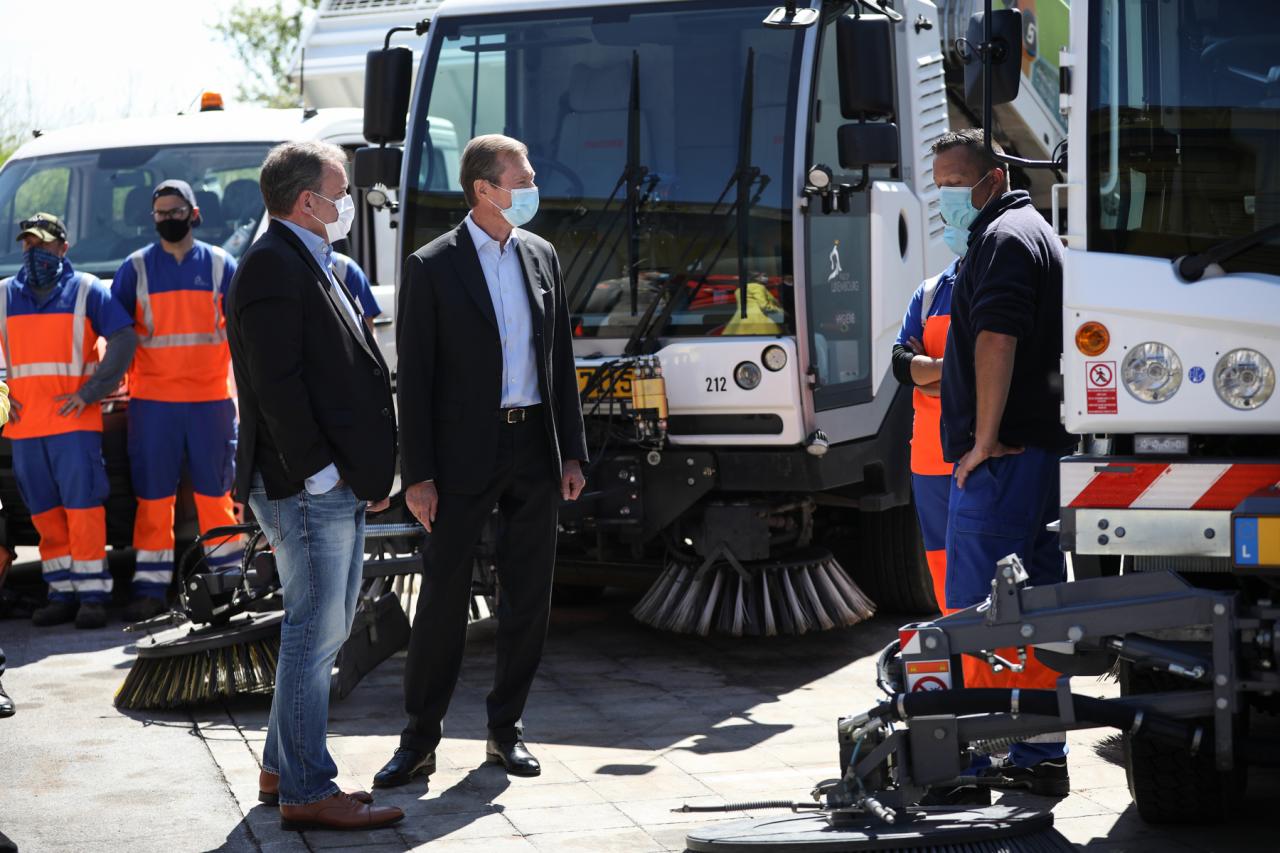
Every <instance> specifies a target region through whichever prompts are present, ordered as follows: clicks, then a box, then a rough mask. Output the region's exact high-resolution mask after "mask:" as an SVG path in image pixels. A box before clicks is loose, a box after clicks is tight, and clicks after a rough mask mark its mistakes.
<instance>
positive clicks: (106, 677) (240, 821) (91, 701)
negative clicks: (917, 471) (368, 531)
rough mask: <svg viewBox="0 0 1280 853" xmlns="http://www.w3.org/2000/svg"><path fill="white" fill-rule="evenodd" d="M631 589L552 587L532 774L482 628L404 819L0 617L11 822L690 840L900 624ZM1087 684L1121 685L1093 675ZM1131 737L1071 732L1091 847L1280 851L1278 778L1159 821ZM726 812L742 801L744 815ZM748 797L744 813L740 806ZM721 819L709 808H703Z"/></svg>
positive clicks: (59, 846) (339, 735)
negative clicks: (291, 791) (814, 618)
mask: <svg viewBox="0 0 1280 853" xmlns="http://www.w3.org/2000/svg"><path fill="white" fill-rule="evenodd" d="M628 604H629V602H628V600H627V599H625V598H623V597H617V598H609V599H606V600H605V601H604V602H602V603H600V604H597V605H592V606H589V607H575V608H558V609H557V610H556V613H555V617H554V625H553V629H552V636H551V639H550V642H549V646H548V651H547V655H546V658H545V660H544V665H543V667H542V673H541V677H540V678H539V681H538V683H537V685H536V687H535V689H534V693H533V696H532V698H531V700H530V703H529V710H528V714H527V717H526V726H527V732H528V735H529V742H530V745H531V746H532V747H533V749H534V750H535V751H536V753H537V754H538V756H539V757H540V758H541V759H542V762H543V766H544V768H545V769H544V772H543V775H542V777H541V778H539V779H533V780H529V779H511V780H508V779H507V778H506V776H505V774H503V773H502V772H501V771H500V770H498V769H497V768H495V767H491V766H483V765H482V763H481V762H482V759H483V749H484V717H483V714H484V707H483V706H484V701H483V700H484V694H485V692H486V689H487V685H488V683H489V680H490V678H491V673H492V666H491V662H492V653H493V652H492V626H491V625H489V624H487V623H483V622H482V623H478V624H477V625H475V626H473V628H472V636H471V642H470V645H469V651H468V656H467V661H466V666H465V669H464V674H463V682H462V684H461V686H460V687H459V690H458V693H457V695H456V697H455V699H454V703H453V710H452V711H451V713H450V716H449V718H448V720H447V723H446V727H447V732H446V733H447V735H448V737H447V739H446V740H445V741H444V743H443V744H442V745H441V748H440V752H439V759H440V769H439V771H438V772H437V773H436V774H435V776H434V777H433V778H432V779H431V784H430V790H429V791H427V790H424V786H423V785H422V784H417V785H414V786H411V787H410V788H406V789H402V790H401V791H399V792H396V793H393V794H388V795H380V796H379V801H380V802H389V803H393V804H396V805H399V806H402V807H403V808H404V809H405V810H406V812H407V813H408V818H407V819H406V820H405V821H404V822H403V824H401V825H400V826H399V827H397V828H396V829H395V830H393V831H383V832H378V833H367V834H360V833H356V834H334V833H319V832H312V833H306V834H305V835H298V834H294V833H285V832H282V831H281V830H280V829H279V824H278V817H277V814H276V812H275V810H273V809H268V808H265V807H262V806H259V805H258V804H257V801H256V783H257V773H258V761H259V759H260V757H261V747H262V741H263V737H264V728H265V719H266V708H265V706H264V704H263V703H262V702H242V703H238V704H236V705H235V706H233V707H210V708H204V709H200V710H198V711H196V712H195V713H194V714H186V713H175V714H155V713H148V714H131V715H126V714H121V713H118V712H117V711H116V710H115V709H114V708H113V707H112V705H111V696H112V694H113V692H114V690H115V688H116V687H117V686H118V684H119V683H120V681H121V680H122V679H123V677H124V673H125V671H126V669H127V667H128V666H129V663H130V659H131V656H132V653H131V649H130V648H129V647H128V646H126V645H125V641H126V639H127V638H126V636H125V635H123V634H121V633H119V631H118V630H114V629H109V630H107V631H103V632H77V631H75V630H73V629H70V628H67V629H45V630H39V631H38V630H36V629H33V628H32V627H31V626H30V625H29V624H26V623H19V622H13V621H10V622H0V645H3V647H4V648H5V650H6V652H7V653H8V655H9V659H10V667H11V668H10V672H9V674H8V675H7V676H6V677H5V686H6V687H7V688H8V689H9V692H10V693H11V695H13V696H14V698H15V699H16V701H17V702H18V705H19V712H18V715H17V716H16V717H14V718H12V719H9V720H3V721H0V831H3V832H4V833H6V834H8V835H9V836H10V837H11V838H12V839H13V840H14V841H15V842H16V843H17V844H18V846H19V849H20V850H21V851H23V853H38V851H116V850H119V851H136V853H145V851H153V850H154V851H166V853H168V852H169V851H199V850H225V851H273V853H274V851H285V850H321V849H356V848H358V849H362V850H373V851H393V850H394V851H403V850H410V849H419V848H424V849H429V850H432V851H440V853H447V851H463V850H476V851H485V853H490V852H491V851H492V853H502V852H503V851H591V853H605V851H614V850H617V851H641V853H642V852H643V851H658V850H679V849H682V848H683V837H684V833H685V832H686V830H687V829H688V828H689V827H691V826H694V825H699V824H702V823H705V822H706V820H707V819H701V820H696V821H692V822H691V821H690V820H689V819H688V818H689V816H688V815H682V814H673V813H672V812H671V809H672V808H673V807H674V806H677V805H680V804H682V803H695V804H698V803H715V802H724V801H726V800H730V801H740V800H743V799H757V798H765V797H767V798H796V799H799V798H804V797H805V796H806V795H807V792H808V791H809V789H810V787H811V786H812V784H813V783H814V782H815V781H818V780H820V779H823V778H827V777H830V776H832V775H835V772H836V767H835V764H836V747H835V739H834V723H835V719H836V717H837V716H838V715H840V714H843V713H848V712H850V711H853V710H861V709H864V708H866V707H869V706H870V705H871V704H873V703H874V702H876V701H878V699H879V696H878V694H877V692H876V690H875V688H874V686H873V676H872V669H873V659H874V654H875V652H876V651H878V649H879V648H880V647H881V646H882V645H883V644H884V643H885V642H886V641H887V640H888V639H889V638H890V637H891V636H892V634H893V630H894V628H895V627H896V623H894V622H892V621H890V620H877V621H875V622H872V623H870V624H867V625H863V626H859V627H857V628H854V629H851V630H847V631H842V632H837V633H829V634H822V635H810V636H807V637H801V638H790V639H782V640H769V641H763V640H761V641H736V642H734V641H729V640H725V639H713V640H701V639H690V638H683V637H674V636H670V635H663V634H659V633H656V632H653V631H651V630H648V629H646V628H643V627H642V626H639V625H637V624H635V623H634V622H632V621H631V620H630V619H629V618H628V616H627V614H626V609H627V606H628ZM402 667H403V658H402V657H397V658H394V659H392V660H390V661H388V662H387V663H385V664H384V665H383V666H382V667H381V668H379V669H378V670H377V671H376V672H375V673H373V674H372V675H371V676H370V677H368V678H367V679H366V680H365V681H364V682H363V683H362V684H361V685H360V686H359V687H358V688H357V689H356V691H355V692H354V693H353V694H352V695H351V696H350V697H349V698H348V699H347V700H346V701H344V702H342V703H340V704H337V705H335V706H334V708H333V711H332V715H331V724H330V731H331V736H330V746H331V749H332V751H333V753H334V756H335V758H336V759H337V762H338V765H339V767H340V768H341V773H342V776H341V778H340V780H339V782H340V783H341V784H343V785H346V786H350V787H353V788H354V787H357V786H359V787H364V786H367V785H368V783H369V781H370V779H371V777H372V775H373V773H374V771H376V770H377V768H378V767H379V766H381V764H382V762H383V761H384V760H385V759H386V758H387V757H388V756H389V755H390V753H391V751H392V750H393V748H394V747H395V744H396V742H397V737H396V733H397V732H398V730H399V727H400V724H401V713H400V708H399V697H400V692H399V684H400V677H401V672H402ZM1076 689H1077V690H1078V691H1080V692H1086V693H1093V694H1096V695H1102V694H1106V693H1109V692H1110V691H1112V690H1113V689H1114V687H1113V685H1110V684H1106V683H1101V682H1097V681H1095V680H1092V679H1087V680H1086V679H1080V680H1079V683H1078V684H1077V686H1076ZM1118 759H1119V750H1118V748H1117V747H1116V746H1115V744H1114V743H1113V742H1111V741H1108V740H1105V739H1102V737H1101V736H1099V735H1092V734H1080V735H1072V753H1071V775H1072V782H1073V786H1074V791H1073V793H1072V795H1071V796H1070V797H1069V798H1067V799H1065V800H1063V801H1061V802H1058V803H1056V804H1054V803H1053V802H1052V801H1044V802H1042V803H1037V804H1036V805H1041V806H1044V807H1052V808H1053V811H1054V813H1055V816H1056V821H1057V827H1058V829H1059V830H1060V831H1061V832H1062V833H1064V834H1065V835H1066V836H1067V837H1068V838H1069V839H1070V840H1071V841H1073V842H1075V843H1077V844H1080V845H1083V846H1084V847H1085V848H1087V849H1089V850H1111V851H1126V853H1128V852H1129V851H1133V853H1140V852H1141V851H1187V850H1219V851H1242V850H1275V849H1276V848H1277V845H1276V843H1275V841H1274V840H1273V835H1274V834H1273V832H1271V831H1269V830H1268V829H1267V828H1266V827H1264V826H1263V825H1262V824H1261V821H1262V820H1265V819H1266V817H1268V816H1269V814H1270V813H1269V812H1268V809H1267V806H1270V807H1271V808H1272V809H1274V805H1275V803H1276V802H1278V801H1280V800H1278V799H1277V797H1276V792H1277V790H1278V788H1277V786H1276V785H1275V784H1274V782H1275V780H1274V777H1266V778H1256V779H1255V782H1261V783H1263V784H1255V785H1254V787H1253V793H1252V794H1251V802H1250V804H1249V808H1248V809H1247V810H1246V813H1248V814H1252V815H1255V816H1256V815H1261V816H1262V817H1254V818H1252V819H1251V820H1249V821H1247V822H1241V823H1237V824H1234V825H1231V826H1229V827H1218V828H1215V829H1208V830H1204V829H1202V830H1191V831H1188V830H1176V831H1169V830H1157V829H1155V828H1151V827H1147V826H1146V825H1144V824H1142V823H1141V822H1140V821H1139V820H1138V818H1137V816H1136V814H1135V813H1134V811H1133V807H1132V804H1131V803H1130V800H1129V793H1128V790H1127V789H1126V787H1125V780H1124V771H1123V768H1122V767H1120V766H1119V765H1118V764H1117V763H1116V762H1117V761H1118ZM726 817H730V818H731V817H735V816H733V815H730V816H726ZM737 817H741V815H737ZM708 819H716V818H714V817H713V818H708Z"/></svg>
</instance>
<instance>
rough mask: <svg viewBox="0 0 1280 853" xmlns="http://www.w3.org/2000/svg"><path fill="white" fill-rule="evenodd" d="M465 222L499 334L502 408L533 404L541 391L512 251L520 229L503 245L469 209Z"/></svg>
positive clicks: (520, 272) (525, 290)
mask: <svg viewBox="0 0 1280 853" xmlns="http://www.w3.org/2000/svg"><path fill="white" fill-rule="evenodd" d="M466 223H467V230H468V231H470V232H471V242H472V243H474V244H475V247H476V254H478V255H479V256H480V269H481V270H483V271H484V282H485V284H486V285H488V287H489V298H490V299H491V300H493V313H494V315H495V316H496V317H497V318H498V334H499V336H500V337H501V338H502V408H504V409H509V408H512V407H515V406H535V405H537V404H538V403H541V402H542V394H541V392H540V391H539V390H538V368H537V364H538V362H537V356H536V355H535V353H534V348H533V316H532V311H531V309H530V308H529V286H528V284H527V283H526V282H525V278H524V269H523V268H522V267H521V266H520V256H519V255H518V254H517V253H516V244H517V243H518V242H519V240H520V229H518V228H516V229H513V230H512V232H511V236H510V237H509V238H507V245H506V246H505V247H503V246H500V245H499V244H498V241H497V240H495V239H493V238H492V237H490V236H489V235H488V234H486V233H485V231H484V229H483V228H481V227H480V226H479V225H477V224H476V223H475V220H474V219H472V218H471V214H469V213H468V214H467V218H466Z"/></svg>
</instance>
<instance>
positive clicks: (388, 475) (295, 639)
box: [227, 142, 404, 829]
mask: <svg viewBox="0 0 1280 853" xmlns="http://www.w3.org/2000/svg"><path fill="white" fill-rule="evenodd" d="M345 163H346V158H345V156H344V154H343V152H342V149H341V148H338V147H336V146H333V145H328V144H325V143H318V142H306V143H285V144H284V145H280V146H277V147H276V148H274V149H272V150H271V152H270V153H269V154H268V155H267V159H266V161H265V162H264V163H263V165H262V175H261V178H260V184H261V187H262V196H263V199H264V200H265V201H266V205H267V211H268V212H269V213H270V214H271V217H272V220H271V224H270V225H269V226H268V228H267V231H266V233H265V234H263V235H262V237H261V238H260V239H259V240H258V241H257V242H255V243H254V244H253V246H251V247H250V248H249V251H248V252H246V253H245V256H244V258H243V259H242V260H241V262H240V266H239V269H238V270H237V271H236V275H235V277H234V278H233V279H232V281H231V287H230V290H229V291H228V294H227V334H228V339H229V342H230V345H231V360H232V364H233V365H234V368H235V376H236V384H237V386H238V388H239V394H240V444H239V447H238V454H237V456H238V458H237V464H238V469H237V470H238V472H239V473H238V475H237V482H236V493H237V497H238V499H239V500H241V501H245V500H247V502H248V504H249V506H250V507H251V508H252V510H253V514H254V517H255V518H257V520H258V523H259V524H260V525H262V529H263V532H264V533H265V534H266V536H267V540H268V541H269V542H270V543H271V547H272V548H273V549H274V551H275V556H276V566H277V570H278V572H279V575H280V579H281V584H282V587H283V594H284V609H285V619H284V622H283V624H282V625H281V628H280V655H279V659H278V662H277V665H276V686H275V696H274V698H273V699H272V703H271V718H270V722H269V724H268V728H267V742H266V746H265V747H264V749H263V760H262V773H261V775H260V776H259V780H258V787H259V799H261V800H262V801H263V802H266V803H269V804H276V803H278V804H279V806H280V818H281V823H282V825H283V826H284V827H285V828H286V829H311V828H333V829H372V828H376V827H381V826H389V825H391V824H393V823H395V822H397V821H399V820H400V819H401V818H403V817H404V813H403V812H401V811H400V809H397V808H390V807H382V806H373V805H370V802H371V798H370V797H369V795H368V794H365V793H363V792H359V793H357V794H354V795H347V794H344V793H343V792H341V791H340V790H339V789H338V787H337V786H336V785H335V784H334V783H333V779H334V776H336V775H337V772H338V771H337V766H336V765H335V764H334V762H333V758H332V756H330V755H329V751H328V748H327V746H326V744H325V734H326V728H327V724H328V718H329V680H330V674H331V671H332V667H333V662H334V659H335V658H336V657H337V654H338V650H339V649H340V648H341V647H342V644H343V643H344V642H345V641H346V638H347V634H348V633H349V632H350V630H351V620H352V617H353V615H354V614H355V606H356V596H357V593H358V592H359V590H360V580H361V574H362V571H363V568H364V518H365V511H366V508H369V509H373V510H375V511H376V510H377V509H379V508H384V507H385V505H386V502H387V501H386V498H387V495H388V494H389V493H390V491H391V483H392V480H393V478H394V477H395V462H396V426H395V412H394V411H393V408H392V397H391V384H390V380H389V377H388V373H389V371H388V370H387V366H386V364H385V363H384V362H383V360H382V356H381V355H380V354H379V353H378V348H377V345H376V344H375V343H374V340H373V336H372V335H370V334H369V331H368V329H367V328H366V327H365V324H364V323H363V322H361V319H360V309H359V307H358V306H359V303H358V302H357V301H356V300H355V299H354V298H353V297H352V295H351V294H350V293H349V292H347V290H346V288H345V286H344V285H343V284H342V282H341V281H340V280H339V279H338V278H337V277H336V276H334V275H333V270H332V269H331V267H330V265H329V259H330V256H331V252H332V249H331V247H330V244H331V243H333V241H334V240H338V239H341V238H342V237H344V236H346V231H347V229H348V228H349V227H350V224H351V219H352V215H353V214H354V206H353V205H352V202H351V197H350V196H349V195H348V194H347V176H346V171H345Z"/></svg>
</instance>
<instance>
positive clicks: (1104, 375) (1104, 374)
mask: <svg viewBox="0 0 1280 853" xmlns="http://www.w3.org/2000/svg"><path fill="white" fill-rule="evenodd" d="M1084 371H1085V408H1086V409H1087V410H1088V412H1089V414H1091V415H1114V414H1116V413H1117V411H1118V408H1117V405H1118V404H1117V401H1116V363H1115V362H1114V361H1086V362H1085V363H1084Z"/></svg>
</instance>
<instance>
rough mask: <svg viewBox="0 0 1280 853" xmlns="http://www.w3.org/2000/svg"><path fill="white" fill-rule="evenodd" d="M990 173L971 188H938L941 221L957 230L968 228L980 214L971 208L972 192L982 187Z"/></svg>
mask: <svg viewBox="0 0 1280 853" xmlns="http://www.w3.org/2000/svg"><path fill="white" fill-rule="evenodd" d="M990 174H991V173H990V172H988V173H987V174H986V175H983V176H982V180H980V181H978V183H976V184H974V185H973V186H971V187H939V188H938V207H939V212H940V213H941V214H942V221H943V222H945V223H947V224H948V225H954V226H955V227H957V228H968V227H969V226H970V225H972V224H973V220H975V219H977V218H978V214H979V213H981V211H980V210H978V208H976V207H974V206H973V191H974V190H975V189H977V188H978V187H979V186H981V185H982V182H983V181H985V180H986V179H987V178H988V177H989V176H990Z"/></svg>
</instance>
